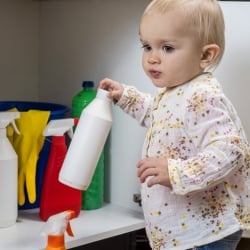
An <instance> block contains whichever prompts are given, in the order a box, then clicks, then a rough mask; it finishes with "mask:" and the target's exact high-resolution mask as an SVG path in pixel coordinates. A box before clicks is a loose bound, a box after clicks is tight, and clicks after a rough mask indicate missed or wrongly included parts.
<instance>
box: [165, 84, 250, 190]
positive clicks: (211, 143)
mask: <svg viewBox="0 0 250 250" xmlns="http://www.w3.org/2000/svg"><path fill="white" fill-rule="evenodd" d="M210 88H211V86H209V85H207V89H206V87H202V88H198V89H197V90H196V91H195V92H194V93H192V95H191V96H190V98H189V99H188V100H187V106H186V107H185V109H186V110H184V111H183V112H184V113H185V121H186V131H187V135H188V138H189V140H190V141H192V143H193V145H194V148H196V149H197V152H196V154H194V156H191V157H189V158H188V159H185V160H183V159H180V158H179V159H169V160H168V166H169V172H170V178H171V183H172V187H173V191H174V193H176V194H186V193H189V192H194V191H199V190H202V189H204V188H208V187H209V186H213V185H216V184H217V183H219V182H221V181H222V180H223V179H224V178H225V177H228V176H229V175H233V174H234V173H235V172H236V171H237V170H239V169H240V168H241V167H243V166H244V164H245V159H246V156H247V155H248V154H249V147H248V144H247V142H246V141H245V140H244V136H243V134H242V133H243V130H242V127H241V124H240V121H239V119H238V117H237V115H236V112H235V110H234V108H233V107H232V105H231V103H230V102H229V100H228V99H227V98H226V97H225V96H224V95H223V94H222V93H221V92H220V91H218V90H217V89H216V88H214V89H212V91H211V89H210Z"/></svg>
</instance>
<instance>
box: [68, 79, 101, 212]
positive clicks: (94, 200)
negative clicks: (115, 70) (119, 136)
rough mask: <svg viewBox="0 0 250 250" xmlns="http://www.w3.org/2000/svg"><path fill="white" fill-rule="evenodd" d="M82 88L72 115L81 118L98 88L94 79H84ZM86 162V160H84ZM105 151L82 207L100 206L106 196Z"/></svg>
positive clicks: (87, 208)
mask: <svg viewBox="0 0 250 250" xmlns="http://www.w3.org/2000/svg"><path fill="white" fill-rule="evenodd" d="M82 88H83V89H82V90H81V91H80V92H79V93H77V94H76V95H75V96H74V97H73V99H72V116H73V117H74V118H79V117H80V116H81V113H82V111H83V110H84V109H85V108H86V107H87V106H88V105H89V104H90V103H91V102H92V101H93V100H94V99H95V97H96V90H95V89H94V82H93V81H83V82H82ZM83 164H84V162H83ZM103 193H104V151H102V153H101V156H100V158H99V160H98V162H97V166H96V169H95V172H94V176H93V178H92V181H91V183H90V186H89V188H88V189H87V190H85V191H83V192H82V209H84V210H92V209H97V208H100V207H101V206H102V204H103V196H104V194H103Z"/></svg>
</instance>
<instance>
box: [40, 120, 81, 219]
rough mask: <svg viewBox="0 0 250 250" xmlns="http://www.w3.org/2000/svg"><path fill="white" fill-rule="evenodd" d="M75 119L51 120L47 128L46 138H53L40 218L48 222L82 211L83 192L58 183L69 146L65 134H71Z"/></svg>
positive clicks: (43, 187) (44, 182)
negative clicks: (63, 214)
mask: <svg viewBox="0 0 250 250" xmlns="http://www.w3.org/2000/svg"><path fill="white" fill-rule="evenodd" d="M73 125H74V119H70V118H68V119H59V120H51V121H50V122H49V124H48V125H47V127H46V128H45V130H44V132H43V134H44V136H52V142H51V147H50V154H49V159H48V164H47V166H46V170H45V176H44V181H43V185H42V193H41V200H40V212H39V214H40V218H41V219H42V220H44V221H46V220H47V219H48V218H49V217H50V216H52V215H54V214H56V213H60V212H63V211H65V210H73V211H74V214H75V216H78V215H79V213H80V210H81V191H80V190H77V189H74V188H71V187H69V186H66V185H64V184H62V183H60V182H59V181H58V175H59V172H60V170H61V167H62V163H63V161H64V158H65V155H66V152H67V144H66V137H65V135H64V134H65V133H67V132H71V131H72V127H73Z"/></svg>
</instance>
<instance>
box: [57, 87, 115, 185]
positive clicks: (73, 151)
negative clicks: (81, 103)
mask: <svg viewBox="0 0 250 250" xmlns="http://www.w3.org/2000/svg"><path fill="white" fill-rule="evenodd" d="M107 95H108V92H107V91H105V90H103V89H99V90H98V92H97V96H96V98H95V99H94V100H93V101H92V102H91V103H90V104H89V105H88V106H87V107H86V108H85V109H84V110H83V112H82V114H81V116H80V119H79V123H78V125H77V127H76V130H75V133H74V136H73V138H72V140H71V143H70V145H69V148H68V152H67V154H66V157H65V160H64V162H63V166H62V169H61V171H60V174H59V181H60V182H62V183H64V184H66V185H69V186H71V187H74V188H77V189H80V190H86V189H88V187H89V185H90V182H91V180H92V177H93V175H94V172H95V169H96V166H97V162H98V159H99V158H100V155H101V153H102V150H103V148H104V145H105V142H106V139H107V137H108V134H109V131H110V129H111V125H112V101H111V99H109V98H108V97H107Z"/></svg>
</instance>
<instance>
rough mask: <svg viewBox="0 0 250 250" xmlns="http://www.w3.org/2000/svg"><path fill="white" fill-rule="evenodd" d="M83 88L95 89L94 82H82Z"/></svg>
mask: <svg viewBox="0 0 250 250" xmlns="http://www.w3.org/2000/svg"><path fill="white" fill-rule="evenodd" d="M82 87H83V88H93V87H94V82H93V81H83V82H82Z"/></svg>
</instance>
